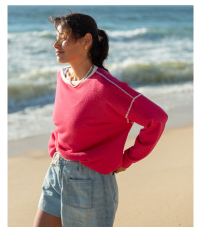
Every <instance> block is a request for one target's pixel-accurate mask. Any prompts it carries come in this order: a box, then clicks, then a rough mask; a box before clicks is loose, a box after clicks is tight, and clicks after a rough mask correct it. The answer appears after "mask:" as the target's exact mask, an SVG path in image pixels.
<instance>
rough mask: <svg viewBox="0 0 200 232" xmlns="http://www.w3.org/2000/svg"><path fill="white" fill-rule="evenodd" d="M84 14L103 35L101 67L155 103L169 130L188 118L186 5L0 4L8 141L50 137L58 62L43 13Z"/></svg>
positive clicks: (189, 10)
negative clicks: (4, 26)
mask: <svg viewBox="0 0 200 232" xmlns="http://www.w3.org/2000/svg"><path fill="white" fill-rule="evenodd" d="M68 9H70V10H71V11H72V12H80V13H83V14H88V15H91V16H92V17H93V18H94V19H95V20H96V22H97V25H98V28H101V29H103V30H105V31H106V33H107V34H108V36H109V56H108V59H107V60H106V61H105V63H104V65H105V67H106V68H107V69H108V70H109V72H110V73H111V74H112V75H113V76H115V77H116V78H118V79H119V80H121V81H124V82H127V83H128V84H129V85H130V86H131V87H132V88H134V89H135V90H136V91H138V92H140V93H142V94H144V95H145V96H146V97H148V98H149V99H151V100H152V101H154V102H155V103H156V104H158V105H159V106H161V107H162V108H163V109H164V110H165V111H166V113H168V115H169V116H170V117H169V126H170V125H171V126H178V125H186V124H190V123H192V120H193V6H192V5H191V6H188V5H183V6H181V5H177V6H175V5H172V6H170V5H166V6H163V5H149V6H145V5H142V6H138V5H137V6H134V5H119V6H117V5H116V6H115V5H99V6H98V5H83V6H81V5H80V6H78V5H76V6H72V5H69V6H68V5H65V6H61V5H58V6H55V5H8V37H7V38H8V140H16V139H20V138H25V137H29V136H33V135H42V134H47V133H51V132H52V131H53V130H54V128H55V126H54V125H53V121H52V113H53V105H54V99H55V88H56V74H57V72H58V71H59V70H60V69H61V68H62V67H63V66H66V65H68V64H59V63H57V60H56V55H55V49H54V48H53V44H54V41H55V39H56V31H55V29H54V26H53V25H52V24H51V23H50V22H49V21H48V18H49V17H50V16H57V15H65V14H68V13H69V12H70V11H69V10H68Z"/></svg>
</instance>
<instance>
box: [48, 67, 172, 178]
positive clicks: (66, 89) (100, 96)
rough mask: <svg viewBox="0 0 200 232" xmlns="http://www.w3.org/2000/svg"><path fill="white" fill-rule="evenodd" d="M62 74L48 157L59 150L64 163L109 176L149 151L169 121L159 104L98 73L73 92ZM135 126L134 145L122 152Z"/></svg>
mask: <svg viewBox="0 0 200 232" xmlns="http://www.w3.org/2000/svg"><path fill="white" fill-rule="evenodd" d="M62 71H63V70H62V69H61V70H60V71H59V72H58V74H57V88H56V96H55V105H54V111H53V122H54V124H55V126H56V129H55V131H54V132H53V133H52V134H51V137H50V140H49V155H50V156H51V157H53V155H54V153H55V152H56V149H58V150H59V152H60V153H61V156H62V157H63V158H65V159H69V160H72V161H79V162H80V163H82V164H83V165H85V166H87V167H89V168H91V169H93V170H95V171H97V172H99V173H102V174H109V173H111V172H113V171H115V170H116V169H117V168H119V167H124V168H128V167H129V166H130V165H131V164H132V163H135V162H138V161H139V160H141V159H143V158H144V157H146V156H147V155H148V154H149V153H150V152H151V151H152V149H153V148H154V147H155V145H156V144H157V142H158V140H159V138H160V136H161V134H162V133H163V130H164V127H165V124H166V121H167V119H168V116H167V114H166V113H165V112H164V111H163V110H162V109H161V108H160V107H159V106H158V105H156V104H155V103H153V102H152V101H150V100H149V99H148V98H146V97H145V96H143V95H142V94H140V93H138V92H137V91H135V90H134V89H132V88H131V87H130V86H129V85H128V84H127V83H126V82H121V81H119V80H118V79H117V78H115V77H113V76H112V75H111V74H109V73H108V72H106V71H105V70H104V69H102V68H98V69H97V70H96V72H95V73H94V74H93V75H91V76H90V77H89V78H87V79H86V80H84V81H83V82H82V83H81V84H79V85H78V86H77V87H72V86H71V85H69V84H67V83H65V82H64V80H63V76H61V72H62ZM134 122H136V123H137V124H139V125H141V126H143V129H141V130H140V133H139V135H138V136H137V138H136V140H135V144H134V145H133V146H131V147H130V148H128V149H126V150H125V151H123V150H124V145H125V142H126V139H127V136H128V133H129V131H130V129H131V127H132V126H133V123H134Z"/></svg>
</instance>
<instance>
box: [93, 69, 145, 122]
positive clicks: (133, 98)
mask: <svg viewBox="0 0 200 232" xmlns="http://www.w3.org/2000/svg"><path fill="white" fill-rule="evenodd" d="M96 72H97V71H96ZM97 73H98V74H100V75H101V76H103V77H104V78H105V79H106V80H108V81H110V82H111V83H112V84H114V85H115V86H117V87H118V88H119V89H121V90H122V91H123V92H124V93H126V94H127V95H128V96H130V97H131V98H132V101H131V103H130V106H129V109H128V112H127V113H126V116H125V118H127V123H129V119H128V114H129V111H130V109H131V106H132V104H133V102H134V100H135V99H136V98H137V97H139V96H141V95H142V94H141V93H140V94H138V95H137V96H136V97H133V96H131V95H130V94H129V93H127V92H126V91H125V90H123V89H122V88H121V87H119V86H118V85H117V84H115V83H114V82H113V81H111V80H109V79H108V78H107V77H106V76H104V75H103V74H102V73H99V72H97Z"/></svg>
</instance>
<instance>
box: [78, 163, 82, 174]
mask: <svg viewBox="0 0 200 232" xmlns="http://www.w3.org/2000/svg"><path fill="white" fill-rule="evenodd" d="M82 170H83V166H82V164H81V163H80V162H79V167H78V171H79V172H82Z"/></svg>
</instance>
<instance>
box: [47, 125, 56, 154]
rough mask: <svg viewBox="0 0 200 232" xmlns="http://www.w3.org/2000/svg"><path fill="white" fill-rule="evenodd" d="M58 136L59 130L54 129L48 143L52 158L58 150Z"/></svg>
mask: <svg viewBox="0 0 200 232" xmlns="http://www.w3.org/2000/svg"><path fill="white" fill-rule="evenodd" d="M56 138H57V131H56V130H54V131H53V132H52V134H51V136H50V139H49V144H48V150H49V155H50V157H51V158H52V157H53V155H54V153H55V152H56Z"/></svg>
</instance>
